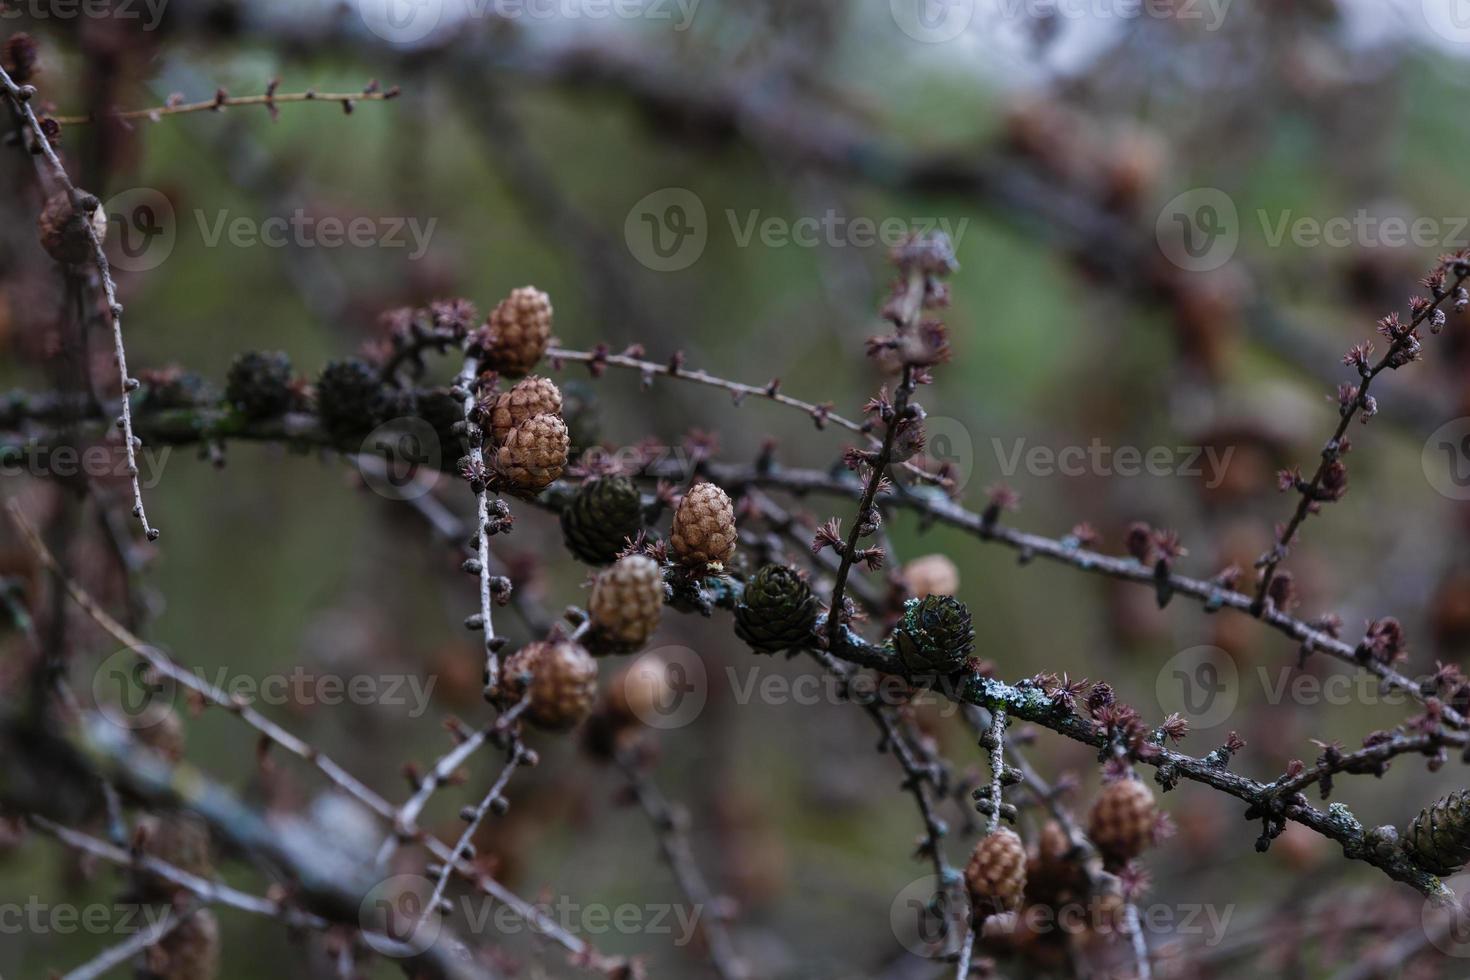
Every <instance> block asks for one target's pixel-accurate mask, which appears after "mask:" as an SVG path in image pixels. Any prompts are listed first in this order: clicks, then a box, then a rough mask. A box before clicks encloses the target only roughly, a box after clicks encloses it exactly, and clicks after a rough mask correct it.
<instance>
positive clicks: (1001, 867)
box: [965, 827, 1026, 918]
mask: <svg viewBox="0 0 1470 980" xmlns="http://www.w3.org/2000/svg"><path fill="white" fill-rule="evenodd" d="M965 886H966V887H967V888H969V890H970V901H971V904H972V906H973V909H974V914H975V915H976V916H977V917H980V918H983V917H985V916H990V915H996V914H998V913H1000V912H1009V911H1012V910H1014V909H1017V908H1019V907H1020V905H1021V899H1022V898H1023V897H1024V896H1025V893H1026V846H1025V845H1024V844H1022V843H1021V838H1020V837H1019V836H1018V835H1017V834H1016V832H1015V831H1014V830H1010V829H1008V828H1005V827H1002V828H1000V829H999V830H997V831H995V832H994V833H992V834H989V835H988V836H986V837H984V838H983V839H982V840H981V841H980V843H978V844H976V845H975V850H974V853H972V854H971V855H970V863H969V864H968V865H966V867H965Z"/></svg>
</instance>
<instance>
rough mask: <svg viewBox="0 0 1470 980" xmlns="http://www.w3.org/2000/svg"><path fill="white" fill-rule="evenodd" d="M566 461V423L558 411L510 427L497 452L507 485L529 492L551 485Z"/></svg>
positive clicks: (502, 475)
mask: <svg viewBox="0 0 1470 980" xmlns="http://www.w3.org/2000/svg"><path fill="white" fill-rule="evenodd" d="M566 465H567V427H566V424H565V423H564V422H562V420H561V419H559V418H557V417H556V416H555V415H537V416H535V417H534V418H529V419H527V420H526V421H524V422H522V423H521V424H520V425H518V426H516V427H515V428H513V429H511V430H510V432H508V433H507V434H506V437H505V443H504V444H503V445H502V446H501V447H500V449H499V450H497V451H496V454H495V469H496V472H498V473H499V474H500V476H501V478H502V479H503V480H504V481H505V483H506V485H507V487H508V488H509V489H513V490H522V491H526V492H529V493H539V492H541V491H542V490H545V489H546V488H547V487H549V486H551V484H553V483H554V482H556V479H557V477H559V476H561V474H562V470H564V469H566Z"/></svg>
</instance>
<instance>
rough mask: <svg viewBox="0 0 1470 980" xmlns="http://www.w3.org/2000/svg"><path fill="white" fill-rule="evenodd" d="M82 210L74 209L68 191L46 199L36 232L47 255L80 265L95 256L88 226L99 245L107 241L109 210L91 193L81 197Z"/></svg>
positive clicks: (60, 260) (37, 221)
mask: <svg viewBox="0 0 1470 980" xmlns="http://www.w3.org/2000/svg"><path fill="white" fill-rule="evenodd" d="M80 200H81V202H82V207H81V208H80V209H78V208H75V207H73V206H72V203H71V196H70V195H69V194H67V192H66V191H57V192H56V193H55V194H52V195H51V196H50V197H49V198H47V199H46V204H45V206H44V207H43V208H42V209H41V214H40V216H39V217H38V218H37V219H36V230H37V231H38V232H39V233H40V236H41V247H42V248H44V249H45V250H46V254H47V255H49V256H51V257H52V258H53V259H55V260H56V261H58V262H62V263H66V264H68V265H80V264H81V263H83V262H86V261H87V260H88V259H90V258H91V256H92V254H93V250H92V240H91V238H89V237H88V236H87V226H88V225H91V228H92V234H94V235H96V236H97V241H98V242H99V243H100V242H102V241H103V240H104V239H106V238H107V210H106V209H105V208H103V207H102V205H101V204H100V203H98V201H97V198H95V197H93V196H92V195H90V194H82V195H81V197H80Z"/></svg>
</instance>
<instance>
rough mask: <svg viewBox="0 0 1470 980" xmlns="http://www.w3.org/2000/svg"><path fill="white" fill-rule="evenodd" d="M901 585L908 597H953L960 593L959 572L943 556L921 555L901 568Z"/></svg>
mask: <svg viewBox="0 0 1470 980" xmlns="http://www.w3.org/2000/svg"><path fill="white" fill-rule="evenodd" d="M903 584H904V588H906V589H907V590H908V593H909V595H911V596H913V597H914V598H915V599H922V598H924V597H925V596H928V595H954V594H955V593H957V592H959V591H960V570H959V569H958V568H956V567H955V563H954V562H953V561H951V560H950V559H949V558H948V557H946V556H945V555H923V556H921V557H919V558H915V559H914V560H913V561H911V562H909V563H908V564H906V565H904V566H903Z"/></svg>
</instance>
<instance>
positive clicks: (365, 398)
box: [316, 357, 383, 438]
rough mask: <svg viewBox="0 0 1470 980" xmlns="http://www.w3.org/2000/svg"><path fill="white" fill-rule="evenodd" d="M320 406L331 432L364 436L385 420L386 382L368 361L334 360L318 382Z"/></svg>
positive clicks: (317, 401)
mask: <svg viewBox="0 0 1470 980" xmlns="http://www.w3.org/2000/svg"><path fill="white" fill-rule="evenodd" d="M316 406H317V412H318V413H319V414H320V415H321V420H322V426H323V427H324V428H325V429H326V430H327V433H328V434H329V435H332V436H334V437H338V438H341V437H344V436H353V435H362V434H364V433H366V432H369V431H371V430H372V428H373V427H374V426H375V425H377V424H378V423H379V422H380V421H382V413H383V384H382V381H381V380H380V379H379V377H378V372H377V371H375V370H373V368H372V366H371V365H370V364H368V363H367V362H366V361H363V360H359V359H358V358H355V357H354V358H349V359H348V360H345V361H333V362H332V363H330V364H328V365H327V366H326V367H325V368H324V369H323V370H322V374H321V377H320V378H318V379H317V383H316Z"/></svg>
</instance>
